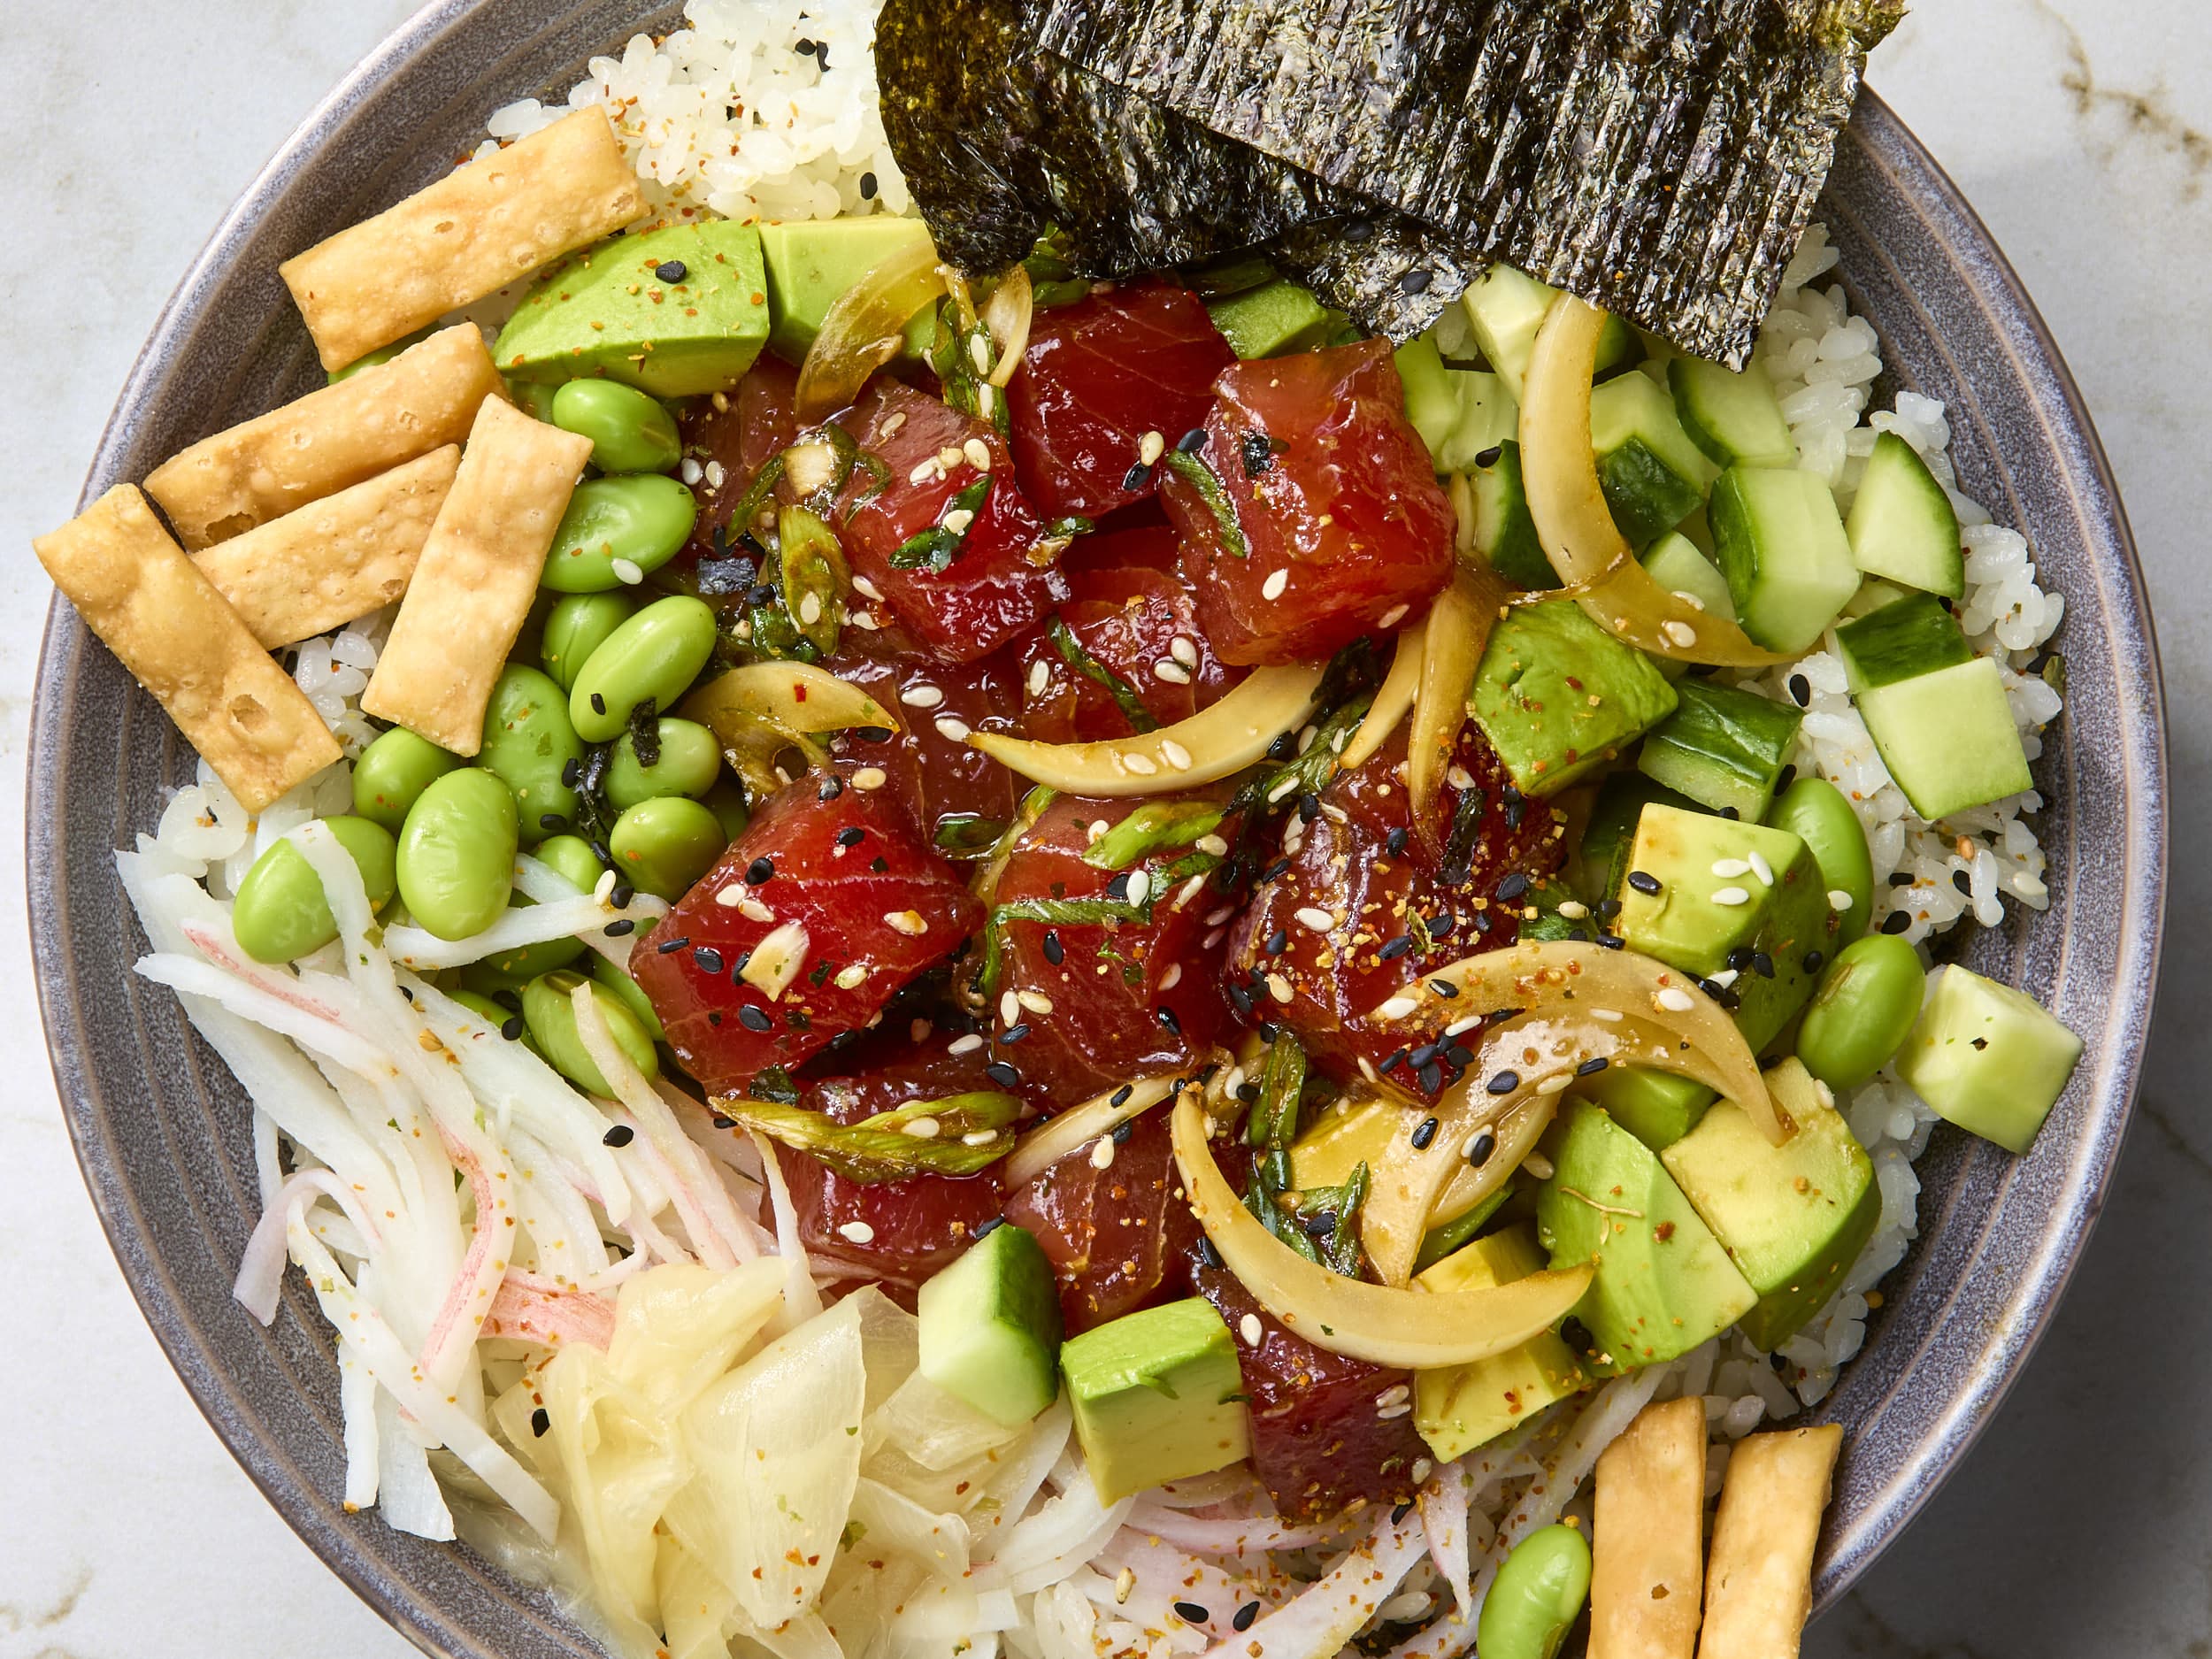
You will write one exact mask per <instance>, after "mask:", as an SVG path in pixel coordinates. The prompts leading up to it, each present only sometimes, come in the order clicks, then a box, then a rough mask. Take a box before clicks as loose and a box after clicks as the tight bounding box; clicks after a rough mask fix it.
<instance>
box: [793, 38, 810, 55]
mask: <svg viewBox="0 0 2212 1659" xmlns="http://www.w3.org/2000/svg"><path fill="white" fill-rule="evenodd" d="M791 50H793V51H795V52H796V53H798V54H799V56H800V57H802V58H811V57H813V56H814V42H812V41H801V42H799V43H798V44H797V45H795V46H794V47H793V48H792V49H791Z"/></svg>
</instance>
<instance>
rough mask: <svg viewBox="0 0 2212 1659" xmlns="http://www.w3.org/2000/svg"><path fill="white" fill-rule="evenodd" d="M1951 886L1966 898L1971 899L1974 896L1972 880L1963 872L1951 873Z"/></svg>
mask: <svg viewBox="0 0 2212 1659" xmlns="http://www.w3.org/2000/svg"><path fill="white" fill-rule="evenodd" d="M1951 885H1952V886H1953V887H1956V888H1957V889H1958V890H1959V891H1960V892H1961V893H1963V894H1965V895H1967V897H1969V898H1971V897H1973V896H1974V879H1973V878H1972V877H1971V876H1970V875H1968V874H1967V873H1966V872H1965V871H1963V870H1954V871H1953V872H1951Z"/></svg>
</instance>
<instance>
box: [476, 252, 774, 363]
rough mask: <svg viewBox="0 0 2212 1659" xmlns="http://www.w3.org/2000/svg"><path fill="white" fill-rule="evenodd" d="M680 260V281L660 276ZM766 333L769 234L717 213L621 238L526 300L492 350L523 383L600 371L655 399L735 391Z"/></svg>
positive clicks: (557, 272) (578, 257) (560, 271)
mask: <svg viewBox="0 0 2212 1659" xmlns="http://www.w3.org/2000/svg"><path fill="white" fill-rule="evenodd" d="M671 265H681V266H682V267H683V275H682V276H681V277H680V278H678V277H676V276H674V274H673V273H671V274H670V275H669V276H667V277H663V276H662V275H661V274H660V273H661V272H662V271H663V270H664V269H667V268H668V267H669V266H671ZM767 339H768V278H767V275H766V273H765V272H764V269H763V268H762V265H761V255H760V233H759V231H757V230H756V229H755V228H754V227H752V226H750V225H736V224H732V223H730V222H729V221H728V220H726V219H715V220H712V221H710V222H709V223H706V224H701V225H672V226H670V227H668V228H667V229H665V230H657V231H650V232H648V233H647V234H644V235H642V236H617V237H614V238H612V239H611V240H610V241H607V242H599V243H597V244H595V246H593V247H590V248H587V249H586V250H584V251H583V252H581V253H580V254H575V255H572V256H571V257H569V258H567V259H565V260H563V261H562V262H561V263H560V264H559V265H555V266H554V267H553V269H552V270H550V271H549V272H547V273H546V274H545V275H544V276H543V277H542V278H541V279H540V280H539V281H538V284H537V286H536V287H534V288H532V289H531V290H530V292H529V293H528V294H527V295H526V296H524V298H523V302H522V303H521V304H520V305H519V306H518V307H517V308H516V310H515V314H514V315H513V316H512V317H511V318H510V319H508V320H507V326H506V327H504V328H503V329H501V330H500V331H499V342H498V343H497V344H496V345H495V346H494V347H493V348H492V357H493V358H494V360H495V362H496V363H497V364H498V365H499V367H500V371H501V373H504V374H507V375H509V376H511V378H513V379H515V380H577V379H580V378H581V377H583V376H585V375H600V376H603V377H604V378H606V379H608V380H620V381H621V382H623V383H624V384H625V385H626V386H634V387H636V388H638V389H639V390H640V391H643V392H650V393H652V394H653V396H656V397H691V396H698V395H700V394H702V393H706V392H718V391H722V390H725V389H726V388H729V387H732V386H734V385H735V384H737V382H738V380H740V379H741V378H742V377H743V375H744V373H745V371H746V370H748V369H749V368H751V367H752V366H753V359H754V358H755V357H758V356H759V355H760V349H761V347H762V346H763V345H764V344H765V343H766V342H767Z"/></svg>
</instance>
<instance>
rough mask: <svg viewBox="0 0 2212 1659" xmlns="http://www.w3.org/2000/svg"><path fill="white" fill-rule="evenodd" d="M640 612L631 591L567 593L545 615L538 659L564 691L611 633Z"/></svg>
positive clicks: (570, 685)
mask: <svg viewBox="0 0 2212 1659" xmlns="http://www.w3.org/2000/svg"><path fill="white" fill-rule="evenodd" d="M636 613H637V604H636V603H635V602H634V600H632V599H631V597H630V595H627V594H564V595H561V598H560V601H559V603H557V604H555V605H554V607H553V609H552V611H550V612H549V614H548V615H547V617H546V618H545V634H544V636H543V638H542V640H541V641H540V644H539V647H538V661H539V662H540V663H541V664H543V665H544V668H545V672H547V673H549V674H550V675H552V676H553V683H554V684H555V685H557V686H558V687H560V688H561V689H562V690H563V691H567V690H569V689H570V688H571V687H573V686H574V685H575V684H576V671H577V670H579V669H580V668H581V667H583V665H584V664H586V663H587V662H588V661H590V660H591V654H592V653H593V652H594V651H595V650H597V649H599V648H600V647H601V646H603V645H604V644H605V643H606V642H607V636H608V635H609V634H612V633H613V632H614V631H615V630H616V629H617V628H618V627H620V626H622V625H623V624H624V623H626V622H627V621H628V620H629V619H630V618H632V617H633V616H634V615H635V614H636Z"/></svg>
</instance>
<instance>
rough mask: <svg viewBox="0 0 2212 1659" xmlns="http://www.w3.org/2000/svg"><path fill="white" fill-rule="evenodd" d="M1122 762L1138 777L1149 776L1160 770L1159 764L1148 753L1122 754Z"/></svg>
mask: <svg viewBox="0 0 2212 1659" xmlns="http://www.w3.org/2000/svg"><path fill="white" fill-rule="evenodd" d="M1121 759H1122V764H1123V765H1125V766H1126V767H1128V768H1129V770H1130V771H1131V772H1135V773H1136V774H1137V776H1138V777H1140V778H1149V777H1151V776H1152V775H1153V774H1154V773H1155V772H1158V771H1159V770H1160V764H1159V763H1158V762H1157V761H1156V760H1154V759H1153V758H1152V757H1150V756H1149V755H1124V756H1123V757H1121Z"/></svg>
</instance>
